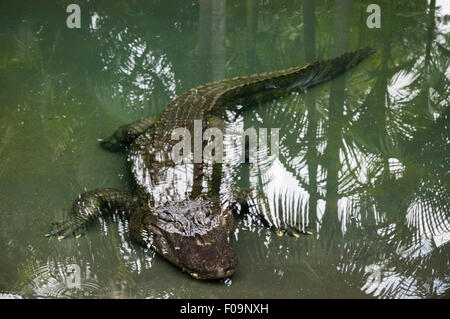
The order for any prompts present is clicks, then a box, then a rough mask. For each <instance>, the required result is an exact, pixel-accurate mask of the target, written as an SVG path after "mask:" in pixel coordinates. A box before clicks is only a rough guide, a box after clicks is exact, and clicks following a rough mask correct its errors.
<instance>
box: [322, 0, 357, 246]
mask: <svg viewBox="0 0 450 319" xmlns="http://www.w3.org/2000/svg"><path fill="white" fill-rule="evenodd" d="M351 9H352V2H351V0H335V15H334V46H333V56H336V55H339V54H342V53H343V52H345V51H347V49H348V42H349V33H350V30H349V22H350V20H349V17H350V15H351ZM344 93H345V74H344V75H342V76H340V77H339V78H338V79H336V80H334V81H333V82H332V83H331V91H330V103H329V112H328V114H329V123H328V130H327V146H326V149H325V167H326V169H327V178H326V206H325V213H324V216H323V219H322V229H321V231H323V232H325V233H326V235H327V238H336V237H339V236H341V235H342V233H341V231H340V223H339V219H338V209H337V208H338V207H337V202H338V199H339V198H338V196H339V195H338V178H339V170H340V160H339V152H340V149H341V143H342V113H343V107H344V100H345V94H344Z"/></svg>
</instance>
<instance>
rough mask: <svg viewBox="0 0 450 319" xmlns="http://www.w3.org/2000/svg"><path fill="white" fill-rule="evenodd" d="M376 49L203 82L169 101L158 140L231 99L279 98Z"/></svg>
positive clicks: (339, 70) (329, 76)
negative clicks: (276, 69) (281, 68)
mask: <svg viewBox="0 0 450 319" xmlns="http://www.w3.org/2000/svg"><path fill="white" fill-rule="evenodd" d="M373 53H374V50H373V49H372V48H369V47H366V48H363V49H360V50H357V51H353V52H348V53H344V54H342V55H340V56H338V57H336V58H333V59H329V60H325V61H318V62H314V63H310V64H306V65H304V66H299V67H293V68H290V69H285V70H281V71H275V72H267V73H260V74H253V75H250V76H242V77H235V78H231V79H225V80H221V81H216V82H211V83H208V84H206V85H200V86H198V87H196V88H193V89H191V90H189V91H187V92H185V93H184V94H182V95H180V96H178V97H177V98H175V99H174V100H172V101H171V102H170V103H169V105H167V107H166V109H165V111H164V113H163V114H162V116H161V118H160V119H159V121H158V122H157V123H156V125H155V133H154V136H155V140H156V141H159V143H167V142H168V141H169V140H170V132H171V130H172V129H174V128H176V127H187V128H191V127H192V125H193V120H202V119H203V116H204V114H205V113H212V114H221V113H222V111H223V110H224V109H225V108H226V107H227V106H229V104H230V103H236V102H239V101H240V100H242V99H248V98H250V99H251V98H252V97H254V96H258V95H259V96H262V97H263V98H275V97H277V96H280V95H283V94H286V93H288V92H289V91H293V90H300V89H304V88H308V87H311V86H314V85H317V84H319V83H321V82H324V81H327V80H330V79H332V78H334V77H336V76H338V75H340V74H342V73H344V72H345V71H346V70H348V69H350V68H352V67H353V66H355V65H357V64H358V63H359V62H361V61H362V60H363V59H365V58H366V57H368V56H370V55H371V54H373Z"/></svg>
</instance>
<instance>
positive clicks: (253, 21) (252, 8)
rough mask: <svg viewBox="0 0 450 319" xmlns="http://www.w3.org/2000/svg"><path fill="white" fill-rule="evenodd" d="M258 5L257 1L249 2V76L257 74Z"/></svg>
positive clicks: (251, 0)
mask: <svg viewBox="0 0 450 319" xmlns="http://www.w3.org/2000/svg"><path fill="white" fill-rule="evenodd" d="M257 5H258V4H257V3H256V0H247V10H246V11H247V67H248V73H249V74H252V73H254V72H255V64H256V63H255V62H256V61H255V59H256V28H257V24H258V17H257Z"/></svg>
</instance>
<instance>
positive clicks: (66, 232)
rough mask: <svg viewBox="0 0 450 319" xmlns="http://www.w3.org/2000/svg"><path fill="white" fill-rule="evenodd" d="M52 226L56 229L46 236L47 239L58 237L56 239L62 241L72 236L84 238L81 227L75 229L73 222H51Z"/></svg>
mask: <svg viewBox="0 0 450 319" xmlns="http://www.w3.org/2000/svg"><path fill="white" fill-rule="evenodd" d="M51 225H53V226H54V227H55V229H54V230H52V231H51V232H49V233H46V234H44V237H45V238H50V237H54V236H57V237H56V238H57V239H58V240H60V241H61V240H63V239H64V238H66V237H68V236H71V235H74V236H75V238H77V239H78V238H80V237H81V236H82V233H81V231H80V229H79V227H75V225H74V223H73V222H72V221H66V222H51Z"/></svg>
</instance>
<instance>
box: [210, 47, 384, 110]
mask: <svg viewBox="0 0 450 319" xmlns="http://www.w3.org/2000/svg"><path fill="white" fill-rule="evenodd" d="M375 52H376V51H375V50H374V49H372V48H370V47H365V48H362V49H359V50H356V51H353V52H348V53H344V54H342V55H340V56H338V57H335V58H332V59H329V60H325V61H317V62H314V63H310V64H306V65H304V66H298V67H293V68H290V69H285V70H281V71H274V72H267V73H260V74H253V75H250V76H243V77H236V78H232V79H226V80H223V81H220V82H214V83H210V84H209V85H210V86H211V88H212V90H216V87H221V88H222V90H219V91H218V92H217V91H214V92H215V94H216V98H215V99H214V101H213V103H212V106H211V109H210V110H211V111H215V110H220V109H223V107H225V106H226V104H227V103H229V102H230V101H239V100H240V99H242V100H250V101H252V100H258V101H260V100H265V99H272V98H276V97H278V96H280V95H283V94H286V93H289V92H290V91H296V90H301V89H305V88H308V87H312V86H314V85H317V84H319V83H322V82H325V81H328V80H331V79H333V78H335V77H337V76H339V75H340V74H342V73H344V72H345V71H347V70H349V69H350V68H352V67H354V66H356V65H358V64H359V63H360V62H361V61H363V60H364V59H365V58H367V57H369V56H371V55H372V54H374V53H375Z"/></svg>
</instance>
